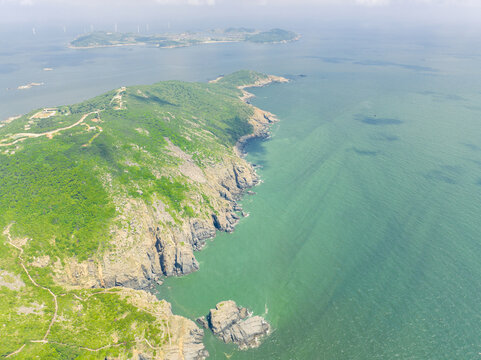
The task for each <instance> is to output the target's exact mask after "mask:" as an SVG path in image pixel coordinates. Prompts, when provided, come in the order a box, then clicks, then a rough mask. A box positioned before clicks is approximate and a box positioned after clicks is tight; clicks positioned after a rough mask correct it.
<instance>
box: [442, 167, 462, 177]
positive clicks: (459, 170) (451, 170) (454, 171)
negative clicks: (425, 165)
mask: <svg viewBox="0 0 481 360" xmlns="http://www.w3.org/2000/svg"><path fill="white" fill-rule="evenodd" d="M441 169H442V170H443V171H446V172H448V173H450V174H456V175H461V174H464V172H465V171H464V169H463V167H462V166H459V165H442V166H441Z"/></svg>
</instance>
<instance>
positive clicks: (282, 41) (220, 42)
mask: <svg viewBox="0 0 481 360" xmlns="http://www.w3.org/2000/svg"><path fill="white" fill-rule="evenodd" d="M300 38H301V35H298V36H296V37H295V38H294V39H290V40H281V41H266V42H252V41H248V40H203V41H199V42H196V43H185V44H178V45H168V46H160V45H159V44H149V43H145V42H138V43H125V44H109V45H88V46H75V45H72V43H71V42H70V43H69V44H68V45H67V48H69V49H73V50H89V49H101V48H113V47H122V46H150V47H153V48H159V49H175V48H181V47H190V46H196V45H206V44H224V43H244V42H245V43H252V44H287V43H290V42H294V41H299V39H300Z"/></svg>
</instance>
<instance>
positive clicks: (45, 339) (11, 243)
mask: <svg viewBox="0 0 481 360" xmlns="http://www.w3.org/2000/svg"><path fill="white" fill-rule="evenodd" d="M12 225H13V224H10V225H8V226H7V228H6V229H5V231H4V232H3V234H4V235H6V236H7V238H8V243H9V244H10V245H11V246H13V247H14V248H15V249H17V250H18V251H19V254H18V259H19V260H20V265H21V266H22V268H23V270H24V271H25V273H26V274H27V276H28V278H29V279H30V281H31V282H32V284H33V285H34V286H36V287H38V288H41V289H43V290H46V291H48V292H49V293H50V295H52V298H53V301H54V304H55V313H54V314H53V317H52V320H51V321H50V324H49V325H48V329H47V331H46V332H45V335H44V336H43V339H42V340H31V342H43V343H47V342H48V341H47V337H48V335H49V334H50V330H51V329H52V326H53V324H54V323H55V321H56V320H57V313H58V302H57V295H55V294H54V293H53V292H52V290H50V289H49V288H47V287H45V286H41V285H39V284H37V282H36V281H35V280H33V278H32V277H31V276H30V273H29V272H28V270H27V268H26V267H25V264H24V260H23V258H22V255H23V249H22V248H21V247H19V246H17V245H15V244H14V243H13V241H12V236H11V235H10V228H11V227H12ZM24 347H25V344H23V345H22V346H21V347H20V348H19V349H18V350H16V351H14V352H13V353H11V354H9V355H7V356H6V357H10V356H13V355H15V354H18V353H19V352H20V351H22V350H23V348H24Z"/></svg>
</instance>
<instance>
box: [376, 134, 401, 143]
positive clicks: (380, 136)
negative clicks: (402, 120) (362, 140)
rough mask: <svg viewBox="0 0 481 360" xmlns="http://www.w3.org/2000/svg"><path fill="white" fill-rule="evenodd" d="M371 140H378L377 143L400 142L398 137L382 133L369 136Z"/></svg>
mask: <svg viewBox="0 0 481 360" xmlns="http://www.w3.org/2000/svg"><path fill="white" fill-rule="evenodd" d="M371 139H373V140H378V141H388V142H393V141H398V140H400V137H399V136H397V135H393V134H384V133H379V134H375V135H372V136H371Z"/></svg>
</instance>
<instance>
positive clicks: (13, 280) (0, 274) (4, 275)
mask: <svg viewBox="0 0 481 360" xmlns="http://www.w3.org/2000/svg"><path fill="white" fill-rule="evenodd" d="M0 286H5V287H6V288H8V289H10V290H15V291H18V290H20V289H21V288H23V287H24V286H25V283H24V282H23V281H22V279H21V278H20V275H15V274H12V273H10V272H8V271H5V270H0Z"/></svg>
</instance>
